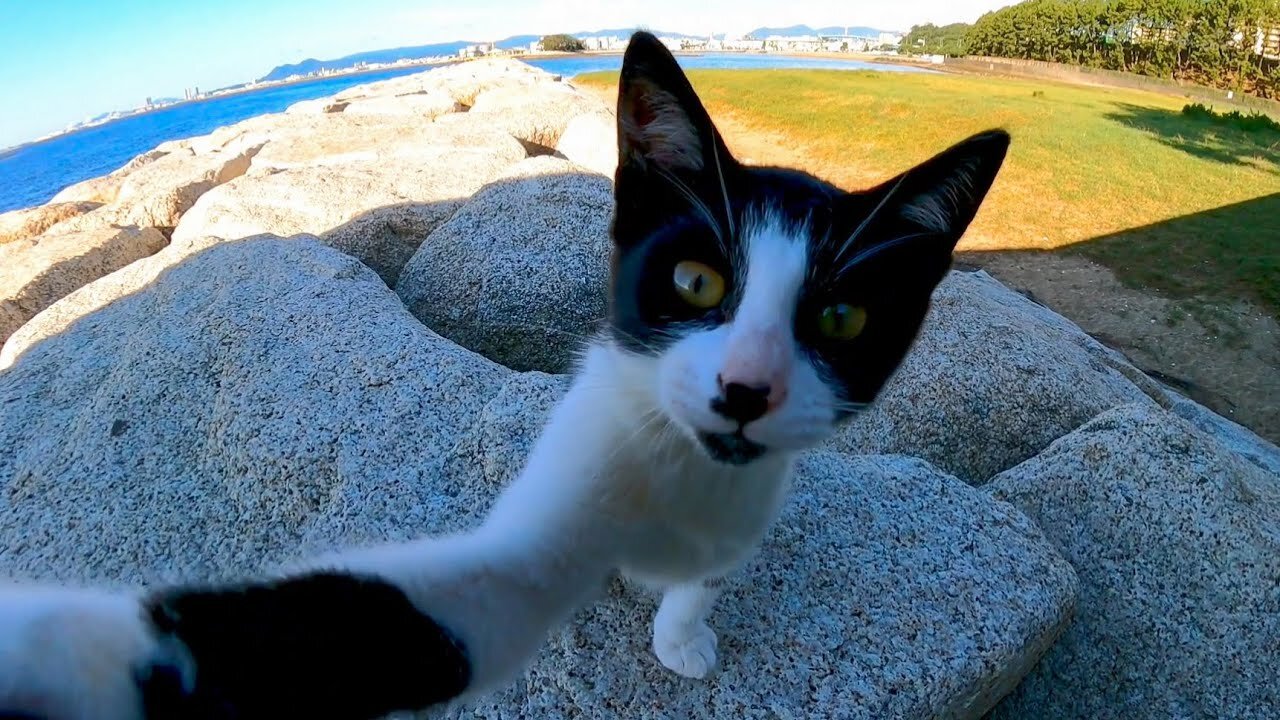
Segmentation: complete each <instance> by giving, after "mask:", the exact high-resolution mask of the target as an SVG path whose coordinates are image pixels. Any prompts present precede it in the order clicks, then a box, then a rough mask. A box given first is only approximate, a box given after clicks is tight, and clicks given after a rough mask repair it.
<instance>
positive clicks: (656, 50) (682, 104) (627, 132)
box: [618, 31, 729, 174]
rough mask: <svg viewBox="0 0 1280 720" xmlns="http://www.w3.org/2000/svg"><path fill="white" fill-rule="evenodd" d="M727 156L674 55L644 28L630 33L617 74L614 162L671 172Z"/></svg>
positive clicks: (698, 169)
mask: <svg viewBox="0 0 1280 720" xmlns="http://www.w3.org/2000/svg"><path fill="white" fill-rule="evenodd" d="M728 161H729V156H728V153H727V152H726V151H725V150H724V143H723V142H722V141H721V139H720V136H719V134H718V133H717V132H716V129H715V126H714V125H712V123H711V118H710V116H708V115H707V111H706V109H705V108H703V107H702V102H701V101H699V100H698V96H697V94H696V93H694V91H693V86H692V85H690V84H689V79H688V78H687V77H685V74H684V71H683V70H681V69H680V66H679V65H678V64H677V63H676V59H675V57H673V56H672V55H671V52H670V51H669V50H667V47H666V46H665V45H663V44H662V42H661V41H659V40H658V38H656V37H654V36H653V35H651V34H650V33H647V32H643V31H642V32H637V33H635V34H634V35H632V36H631V42H630V43H629V44H628V45H627V52H626V54H625V55H624V56H623V58H622V75H621V77H620V78H619V80H618V166H619V168H620V169H621V168H628V167H629V168H634V169H642V170H650V169H654V168H655V167H656V168H658V169H662V170H666V171H668V172H672V173H675V174H689V173H701V172H703V171H704V170H706V171H710V172H714V171H715V170H714V168H712V167H711V166H712V165H713V164H714V163H717V162H719V163H722V164H723V163H725V162H728Z"/></svg>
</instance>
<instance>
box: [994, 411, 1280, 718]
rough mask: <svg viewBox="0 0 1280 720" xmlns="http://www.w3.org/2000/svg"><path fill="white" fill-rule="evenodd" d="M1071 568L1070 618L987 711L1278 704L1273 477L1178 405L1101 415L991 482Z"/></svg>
mask: <svg viewBox="0 0 1280 720" xmlns="http://www.w3.org/2000/svg"><path fill="white" fill-rule="evenodd" d="M985 489H986V490H989V491H990V492H991V494H992V495H993V496H995V497H997V498H1000V499H1002V500H1007V501H1009V502H1011V503H1013V504H1014V505H1016V506H1018V507H1019V508H1021V509H1022V510H1023V511H1024V512H1026V513H1027V514H1028V515H1030V516H1031V518H1032V520H1034V521H1035V522H1036V523H1037V524H1038V525H1039V526H1040V527H1041V528H1043V529H1044V532H1045V534H1046V535H1047V536H1048V537H1049V539H1050V540H1052V541H1053V542H1054V543H1055V544H1056V545H1057V546H1058V547H1059V548H1061V550H1062V552H1063V554H1064V555H1066V557H1067V559H1068V560H1070V561H1071V564H1072V565H1073V566H1074V567H1075V569H1076V573H1077V574H1078V575H1079V578H1080V596H1079V601H1078V607H1077V611H1076V619H1075V622H1074V623H1073V624H1072V625H1071V626H1070V628H1069V629H1068V630H1067V632H1066V634H1065V635H1064V636H1063V637H1062V639H1061V640H1059V641H1058V643H1057V644H1056V645H1055V646H1054V647H1053V649H1052V650H1050V651H1049V654H1048V655H1047V656H1046V657H1045V659H1044V660H1043V661H1042V662H1041V663H1040V665H1039V666H1038V667H1037V668H1036V669H1035V671H1034V672H1033V673H1032V674H1031V676H1030V677H1028V678H1027V679H1026V680H1025V681H1024V682H1023V683H1022V685H1021V686H1020V687H1019V688H1018V690H1017V691H1016V692H1015V693H1014V694H1013V695H1012V696H1011V697H1009V698H1008V699H1007V700H1005V701H1004V702H1003V703H1002V704H1001V705H1000V707H999V709H998V710H997V712H996V713H995V718H1032V717H1052V718H1103V717H1106V718H1112V717H1114V718H1132V719H1133V720H1141V719H1144V718H1151V719H1152V720H1155V719H1156V718H1162V719H1163V718H1224V719H1225V718H1273V717H1277V713H1280V684H1277V683H1276V682H1275V677H1276V672H1275V669H1276V667H1277V666H1280V475H1276V474H1275V473H1271V472H1267V471H1265V470H1263V469H1262V468H1261V467H1259V466H1257V465H1255V464H1253V463H1250V462H1248V461H1246V460H1245V459H1243V458H1241V457H1240V456H1239V455H1237V454H1236V453H1234V452H1232V451H1231V450H1230V449H1229V448H1228V447H1226V446H1224V445H1222V444H1221V443H1219V442H1217V441H1216V440H1214V439H1213V438H1211V437H1210V436H1208V435H1205V434H1203V433H1201V432H1199V431H1198V430H1196V429H1194V428H1193V427H1192V426H1191V425H1190V424H1188V423H1187V422H1184V421H1183V420H1182V419H1180V418H1179V417H1177V416H1175V415H1174V414H1172V413H1169V412H1166V411H1163V410H1161V409H1159V408H1154V407H1152V406H1151V405H1149V404H1146V403H1142V404H1136V405H1127V406H1124V407H1120V408H1116V409H1114V410H1111V411H1109V412H1106V413H1104V414H1102V415H1100V416H1099V417H1097V418H1096V419H1094V420H1093V421H1092V422H1089V423H1088V424H1086V425H1085V426H1084V427H1081V428H1080V429H1078V430H1076V431H1075V432H1073V433H1070V434H1069V435H1067V436H1066V437H1063V438H1061V439H1059V440H1058V441H1057V442H1055V443H1053V444H1052V445H1051V446H1049V448H1048V449H1047V450H1045V451H1044V452H1042V453H1040V454H1039V455H1038V456H1036V457H1035V458H1033V459H1031V460H1029V461H1027V462H1025V463H1023V464H1022V465H1019V466H1017V467H1015V468H1012V469H1010V470H1008V471H1006V472H1004V473H1001V474H1000V475H998V476H996V477H995V478H994V479H993V480H992V481H991V483H990V484H989V485H987V487H986V488H985Z"/></svg>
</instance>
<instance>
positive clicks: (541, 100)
mask: <svg viewBox="0 0 1280 720" xmlns="http://www.w3.org/2000/svg"><path fill="white" fill-rule="evenodd" d="M469 114H471V115H474V118H471V120H472V122H484V123H488V124H491V125H493V126H494V127H499V128H502V129H503V130H505V131H507V132H509V133H511V135H513V136H514V137H515V138H516V139H518V140H520V142H522V143H524V145H525V147H526V148H527V149H528V150H529V153H530V154H531V155H540V154H548V155H549V154H551V153H552V152H553V151H554V149H555V147H556V143H558V142H559V141H560V137H561V136H562V135H564V132H565V128H566V127H568V125H569V123H570V122H571V121H572V120H573V119H574V118H576V117H578V116H581V115H591V114H594V115H603V116H606V117H607V116H608V115H607V110H605V108H604V106H603V104H602V103H601V102H600V101H599V100H598V99H596V98H594V97H590V96H588V95H585V94H583V93H581V92H578V90H577V89H576V88H573V87H572V86H569V85H565V84H562V83H539V84H537V85H534V86H532V87H521V86H503V87H496V88H493V89H491V90H486V91H485V92H482V93H480V94H479V95H477V96H476V99H475V104H474V105H473V106H472V107H471V112H470V113H469ZM615 147H616V146H615ZM615 152H616V151H615Z"/></svg>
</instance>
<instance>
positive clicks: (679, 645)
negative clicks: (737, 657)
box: [653, 622, 716, 680]
mask: <svg viewBox="0 0 1280 720" xmlns="http://www.w3.org/2000/svg"><path fill="white" fill-rule="evenodd" d="M653 652H654V654H655V655H657V656H658V659H659V660H661V661H662V664H663V665H665V666H666V667H667V669H669V670H671V671H672V672H674V673H676V674H677V675H683V676H684V677H687V678H694V679H696V680H701V679H702V678H704V677H706V676H707V673H709V672H711V668H713V667H715V664H716V633H715V631H714V630H712V629H711V628H709V627H707V624H706V623H705V622H697V623H688V624H685V623H682V624H679V625H675V624H672V625H668V626H663V625H655V626H654V629H653Z"/></svg>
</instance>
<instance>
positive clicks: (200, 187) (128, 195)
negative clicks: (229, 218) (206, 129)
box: [112, 146, 261, 229]
mask: <svg viewBox="0 0 1280 720" xmlns="http://www.w3.org/2000/svg"><path fill="white" fill-rule="evenodd" d="M260 147H261V146H250V147H233V148H232V149H230V150H222V149H218V150H214V151H211V152H209V153H207V154H199V153H196V152H195V151H194V150H191V149H188V148H182V149H179V150H177V151H174V152H170V153H168V154H166V155H165V156H164V157H161V158H157V159H155V160H154V161H152V162H148V163H147V164H146V165H143V166H142V167H140V168H138V169H136V170H134V171H132V172H130V173H128V174H127V175H126V176H125V177H124V181H123V182H122V183H121V184H120V189H119V191H118V193H117V194H116V198H115V201H114V203H113V205H112V206H113V209H114V211H115V213H114V214H115V216H116V218H117V222H122V223H128V224H131V225H138V226H140V227H156V228H166V229H172V228H173V227H175V226H176V225H177V224H178V221H179V220H180V219H181V218H182V216H183V214H184V213H186V212H187V210H189V209H191V206H192V205H194V204H195V202H196V200H198V199H199V198H200V196H201V195H203V194H205V193H206V192H208V191H210V190H212V189H213V188H215V187H217V186H219V185H221V184H223V183H225V182H228V181H230V180H234V179H235V178H238V177H240V176H241V175H243V174H245V172H246V171H248V169H249V164H250V162H251V161H252V160H253V156H254V155H255V154H256V153H257V152H258V150H259V148H260Z"/></svg>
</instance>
